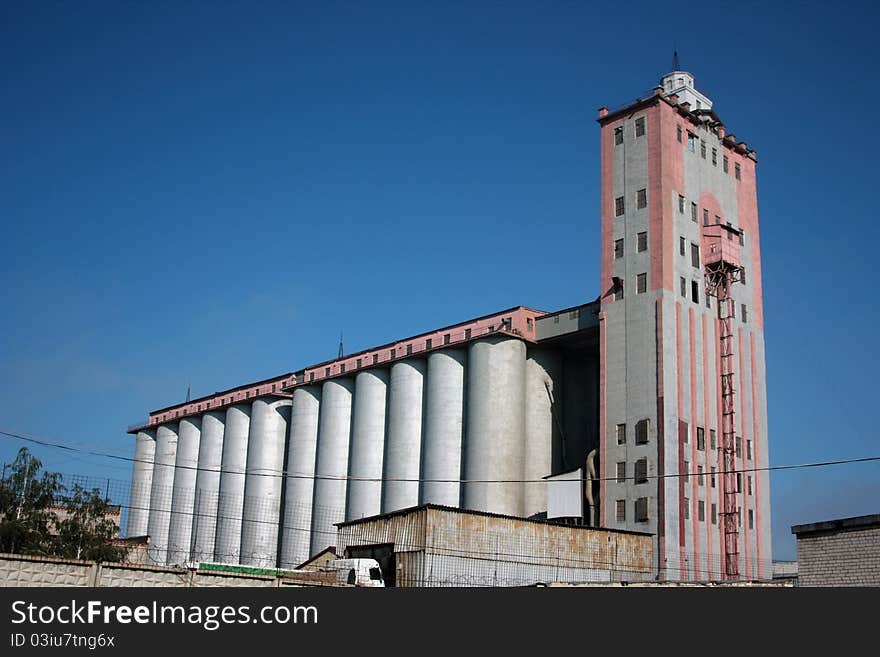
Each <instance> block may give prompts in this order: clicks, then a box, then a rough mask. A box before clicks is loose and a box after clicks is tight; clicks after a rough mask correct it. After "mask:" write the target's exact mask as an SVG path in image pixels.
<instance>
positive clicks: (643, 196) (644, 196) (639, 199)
mask: <svg viewBox="0 0 880 657" xmlns="http://www.w3.org/2000/svg"><path fill="white" fill-rule="evenodd" d="M636 207H637V208H638V209H640V210H641V209H642V208H646V207H648V190H647V189H640V190H639V191H638V192H637V193H636Z"/></svg>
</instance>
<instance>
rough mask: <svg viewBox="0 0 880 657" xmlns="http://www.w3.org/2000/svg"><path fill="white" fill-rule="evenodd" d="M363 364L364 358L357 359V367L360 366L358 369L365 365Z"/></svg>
mask: <svg viewBox="0 0 880 657" xmlns="http://www.w3.org/2000/svg"><path fill="white" fill-rule="evenodd" d="M363 364H364V361H363V359H361V358H358V359H357V368H358V369H361V367H362V366H363Z"/></svg>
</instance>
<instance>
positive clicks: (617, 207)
mask: <svg viewBox="0 0 880 657" xmlns="http://www.w3.org/2000/svg"><path fill="white" fill-rule="evenodd" d="M624 208H625V205H624V200H623V197H622V196H618V197H617V198H616V199H614V216H615V217H619V216H621V215H622V214H623V212H624Z"/></svg>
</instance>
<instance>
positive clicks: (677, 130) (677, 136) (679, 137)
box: [675, 125, 681, 143]
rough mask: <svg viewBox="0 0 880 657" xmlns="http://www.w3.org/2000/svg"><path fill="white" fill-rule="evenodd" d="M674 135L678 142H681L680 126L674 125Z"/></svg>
mask: <svg viewBox="0 0 880 657" xmlns="http://www.w3.org/2000/svg"><path fill="white" fill-rule="evenodd" d="M675 137H676V139H678V143H681V126H680V125H677V126H675Z"/></svg>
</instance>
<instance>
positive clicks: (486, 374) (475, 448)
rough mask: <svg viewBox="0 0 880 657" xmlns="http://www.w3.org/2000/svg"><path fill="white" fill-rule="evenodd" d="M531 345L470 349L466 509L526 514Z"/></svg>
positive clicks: (495, 343) (507, 341) (488, 344)
mask: <svg viewBox="0 0 880 657" xmlns="http://www.w3.org/2000/svg"><path fill="white" fill-rule="evenodd" d="M525 372H526V346H525V344H524V343H523V342H522V341H521V340H518V339H515V338H502V337H494V338H484V339H481V340H477V341H475V342H472V343H471V345H470V347H469V349H468V391H467V439H466V440H465V448H464V478H465V480H468V482H466V483H464V484H463V487H462V489H463V496H462V497H463V502H464V508H466V509H471V510H474V511H487V512H490V513H501V514H505V515H511V516H521V515H522V513H523V508H524V507H523V484H522V483H521V482H522V478H523V470H524V465H523V461H524V459H525V430H524V427H525V388H526V385H525V382H526V374H525Z"/></svg>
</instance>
